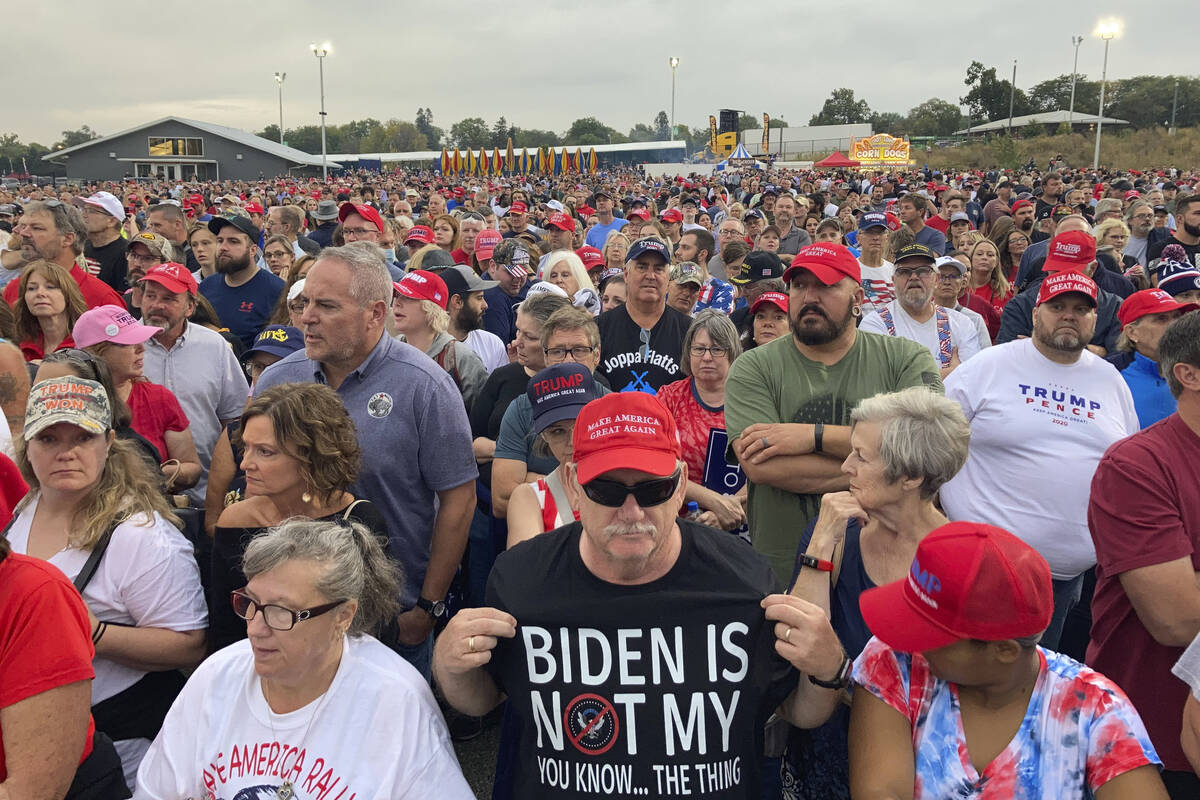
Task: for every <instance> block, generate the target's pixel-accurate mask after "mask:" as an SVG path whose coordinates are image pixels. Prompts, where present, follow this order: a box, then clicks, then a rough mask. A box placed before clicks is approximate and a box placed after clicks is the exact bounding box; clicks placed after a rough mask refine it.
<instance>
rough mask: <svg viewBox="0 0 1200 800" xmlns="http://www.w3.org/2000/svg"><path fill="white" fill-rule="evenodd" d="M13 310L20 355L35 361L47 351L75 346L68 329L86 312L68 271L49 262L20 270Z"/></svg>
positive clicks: (82, 300)
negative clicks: (15, 317)
mask: <svg viewBox="0 0 1200 800" xmlns="http://www.w3.org/2000/svg"><path fill="white" fill-rule="evenodd" d="M15 310H16V315H17V338H18V340H19V342H20V344H19V347H20V348H21V354H22V355H24V356H25V360H26V361H28V362H30V363H33V364H37V363H39V362H40V361H41V360H42V359H43V358H45V356H46V354H47V353H53V352H54V351H55V350H59V349H66V348H71V347H74V346H75V342H74V341H73V340H72V339H71V328H72V326H74V325H75V320H77V319H79V317H80V315H81V314H83V312H85V311H87V302H86V301H84V299H83V294H82V293H81V292H80V291H79V284H77V283H75V279H74V278H72V277H71V274H70V273H69V272H67V271H66V270H65V269H63V268H62V267H60V266H59V265H58V264H54V263H51V262H49V261H34V262H33V263H32V264H29V265H28V266H26V267H25V269H24V271H23V272H22V273H21V283H20V290H19V291H18V293H17V302H16V304H15Z"/></svg>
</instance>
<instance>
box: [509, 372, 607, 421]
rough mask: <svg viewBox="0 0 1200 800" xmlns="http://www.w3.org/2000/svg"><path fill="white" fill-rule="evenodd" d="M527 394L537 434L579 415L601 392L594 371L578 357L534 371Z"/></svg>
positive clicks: (526, 390)
mask: <svg viewBox="0 0 1200 800" xmlns="http://www.w3.org/2000/svg"><path fill="white" fill-rule="evenodd" d="M525 394H526V395H527V396H528V397H529V405H530V406H531V407H532V408H533V432H534V433H535V434H537V433H541V432H542V431H544V430H545V429H546V428H548V427H550V426H551V425H553V424H554V423H556V422H562V421H563V420H564V419H575V418H576V417H577V416H579V412H580V411H581V410H582V409H583V407H584V406H586V405H587V404H588V403H590V402H592V401H593V400H595V399H596V398H597V397H598V396H599V395H597V394H596V382H595V381H594V380H593V379H592V371H591V370H590V369H588V368H587V367H585V366H584V365H583V364H577V363H575V362H574V361H568V362H566V363H563V364H555V365H554V366H552V367H546V368H545V369H544V370H542V371H541V372H539V373H537V374H536V375H534V376H533V377H532V378H530V379H529V386H528V388H526V389H525Z"/></svg>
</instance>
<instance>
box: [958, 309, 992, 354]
mask: <svg viewBox="0 0 1200 800" xmlns="http://www.w3.org/2000/svg"><path fill="white" fill-rule="evenodd" d="M954 310H955V311H957V312H958V313H960V314H962V315H963V316H964V317H966V318H967V319H969V320H971V324H973V325H974V326H975V333H976V334H977V335H978V336H979V349H980V350H982V349H983V348H985V347H991V346H992V335H991V334H990V333H988V329H987V323H986V322H984V321H983V316H982V315H980V313H979V312H978V311H972V310H971V309H969V308H967V307H966V306H964V305H963V304H962V303H959V304H958V305H956V306H955V307H954Z"/></svg>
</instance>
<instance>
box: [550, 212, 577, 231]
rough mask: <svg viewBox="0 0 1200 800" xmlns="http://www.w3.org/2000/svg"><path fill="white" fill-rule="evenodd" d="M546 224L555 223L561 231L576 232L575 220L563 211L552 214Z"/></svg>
mask: <svg viewBox="0 0 1200 800" xmlns="http://www.w3.org/2000/svg"><path fill="white" fill-rule="evenodd" d="M546 224H547V225H553V226H554V227H555V228H558V229H559V230H560V231H566V232H567V233H574V232H575V220H573V219H571V218H570V217H569V216H567V215H566V214H564V213H563V212H561V211H555V212H554V213H553V214H551V215H550V218H549V219H547V220H546Z"/></svg>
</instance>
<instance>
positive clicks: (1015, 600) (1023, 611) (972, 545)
mask: <svg viewBox="0 0 1200 800" xmlns="http://www.w3.org/2000/svg"><path fill="white" fill-rule="evenodd" d="M858 605H859V608H860V609H861V610H862V615H863V620H864V621H865V622H866V623H867V627H869V628H870V629H871V633H873V634H875V635H876V636H877V637H879V639H880V641H882V642H883V643H884V644H886V645H888V646H889V647H891V648H892V649H894V650H899V651H901V652H905V653H924V652H928V651H929V650H936V649H938V648H939V647H945V646H946V645H949V644H953V643H955V642H957V641H960V640H962V639H981V640H983V641H987V642H995V641H1002V640H1004V639H1020V638H1024V637H1026V636H1033V635H1035V634H1038V633H1041V632H1042V631H1044V630H1045V629H1046V628H1047V627H1048V626H1049V625H1050V617H1051V615H1052V614H1053V613H1054V590H1053V586H1052V584H1051V582H1050V565H1049V564H1047V563H1046V559H1044V558H1042V557H1041V555H1039V554H1038V552H1037V551H1036V550H1034V549H1033V548H1032V547H1030V546H1029V545H1027V544H1025V542H1023V541H1021V540H1020V539H1018V538H1017V537H1016V536H1013V535H1012V534H1011V533H1009V532H1008V531H1006V530H1002V529H1001V528H997V527H994V526H992V525H984V524H983V523H981V522H951V523H948V524H946V525H943V526H942V527H940V528H938V529H936V530H934V531H933V532H932V533H930V534H929V535H928V536H926V537H925V538H924V539H922V540H921V543H920V544H918V545H917V554H916V557H915V558H913V562H912V566H910V567H909V570H908V577H907V578H902V579H901V580H898V581H894V582H893V583H889V584H885V585H884V586H878V587H876V588H874V589H868V590H867V591H865V592H863V593H862V594H861V595H859V598H858Z"/></svg>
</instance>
